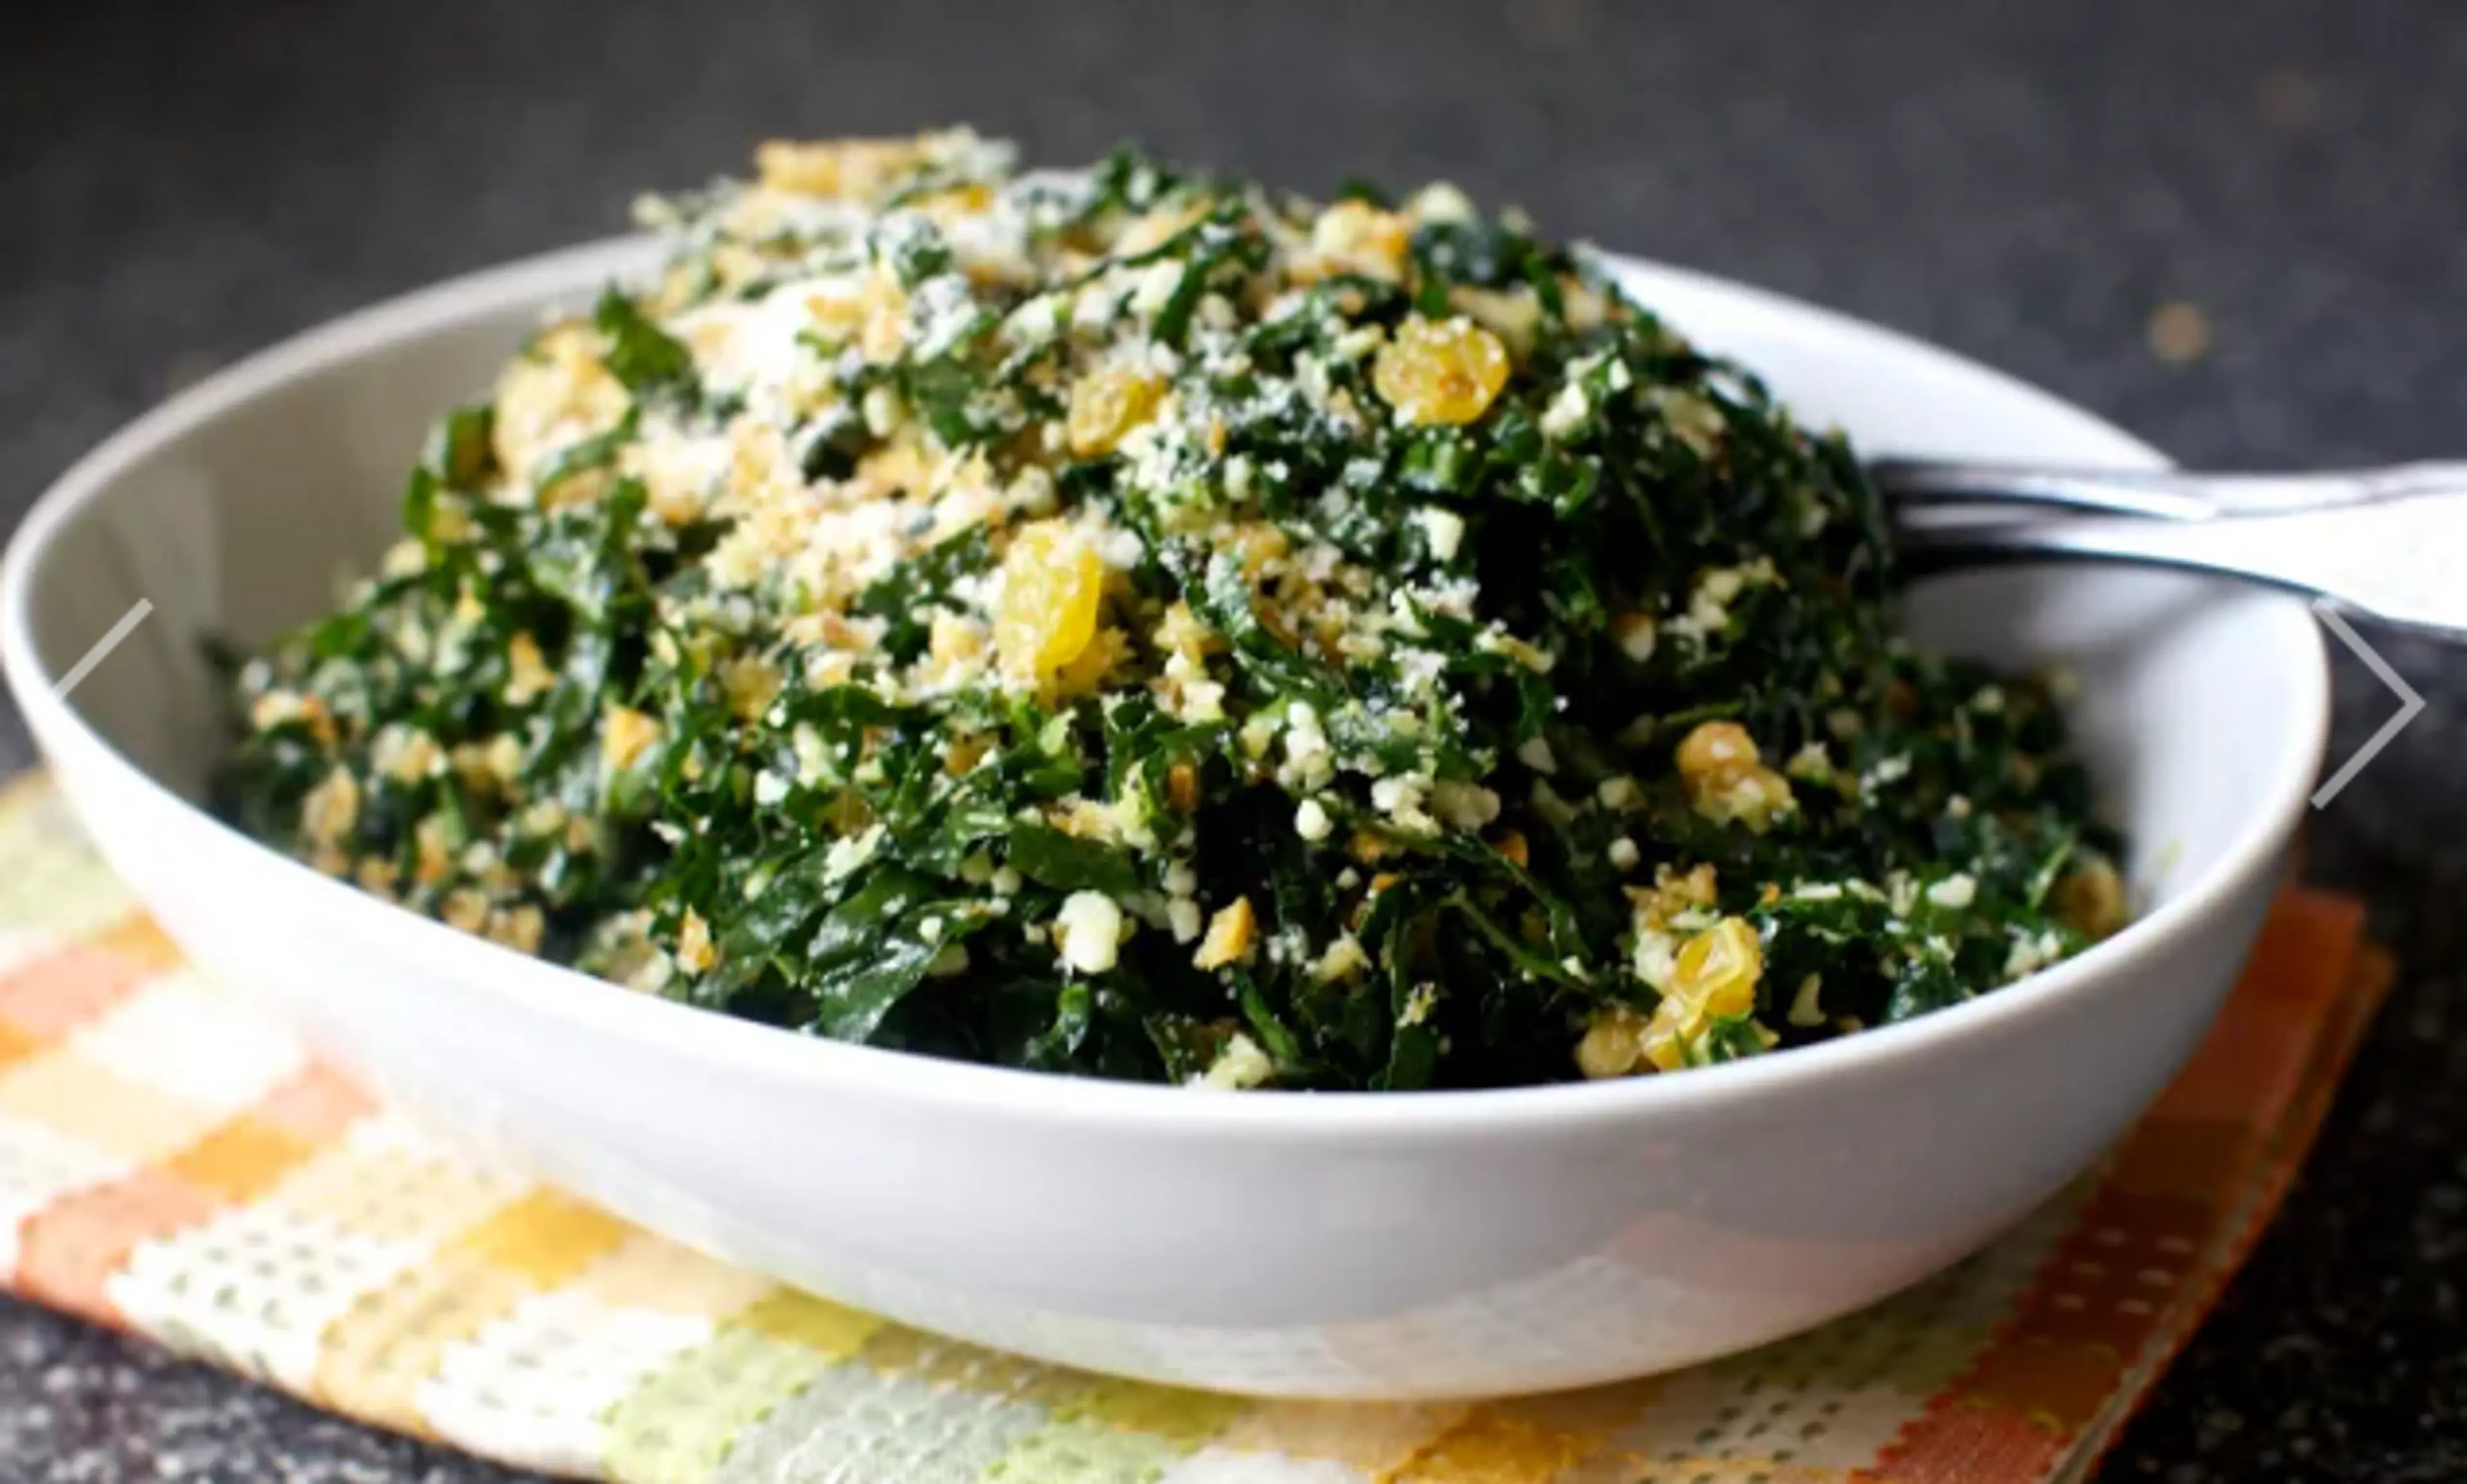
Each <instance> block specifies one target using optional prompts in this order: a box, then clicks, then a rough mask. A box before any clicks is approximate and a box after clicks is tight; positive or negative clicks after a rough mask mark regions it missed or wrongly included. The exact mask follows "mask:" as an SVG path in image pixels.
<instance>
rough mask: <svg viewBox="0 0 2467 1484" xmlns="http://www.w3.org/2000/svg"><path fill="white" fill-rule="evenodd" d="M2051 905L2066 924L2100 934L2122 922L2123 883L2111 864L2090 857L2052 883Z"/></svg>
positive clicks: (2111, 930)
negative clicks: (2085, 862) (2092, 859)
mask: <svg viewBox="0 0 2467 1484" xmlns="http://www.w3.org/2000/svg"><path fill="white" fill-rule="evenodd" d="M2055 908H2056V916H2057V917H2058V918H2059V919H2061V920H2062V921H2063V922H2064V923H2065V924H2066V925H2067V926H2069V927H2071V928H2072V929H2074V930H2075V931H2077V932H2079V933H2083V934H2085V935H2087V936H2090V937H2094V938H2103V937H2105V936H2107V935H2108V934H2109V933H2114V932H2115V931H2116V929H2118V928H2121V927H2123V926H2124V915H2125V912H2124V883H2123V881H2122V880H2121V879H2119V878H2118V877H2117V876H2116V867H2115V866H2110V865H2108V864H2107V863H2106V862H2105V861H2093V862H2091V863H2090V864H2089V865H2087V866H2082V867H2081V868H2080V869H2078V870H2075V871H2073V872H2071V874H2069V875H2067V876H2066V877H2065V878H2064V880H2062V881H2060V882H2058V883H2056V901H2055Z"/></svg>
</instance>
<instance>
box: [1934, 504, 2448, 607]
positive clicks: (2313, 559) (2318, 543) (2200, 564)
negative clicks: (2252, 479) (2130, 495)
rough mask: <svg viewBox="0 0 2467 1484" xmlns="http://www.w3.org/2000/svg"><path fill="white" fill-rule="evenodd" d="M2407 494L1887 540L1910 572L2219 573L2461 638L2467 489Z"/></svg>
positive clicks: (2052, 519) (2053, 518)
mask: <svg viewBox="0 0 2467 1484" xmlns="http://www.w3.org/2000/svg"><path fill="white" fill-rule="evenodd" d="M2409 487H2410V488H2412V489H2414V490H2415V491H2416V492H2412V493H2399V494H2388V495H2382V496H2378V497H2374V498H2368V499H2364V500H2357V501H2353V502H2348V503H2338V504H2331V503H2315V504H2312V505H2309V506H2299V507H2296V508H2289V509H2278V510H2267V509H2266V510H2263V511H2260V512H2258V513H2252V514H2240V515H2216V516H2211V517H2209V518H2207V519H2194V520H2148V519H2144V518H2140V517H2137V516H2118V515H2062V514H2058V515H2038V516H2031V515H2018V516H2017V515H2013V514H2011V513H2009V512H2008V513H2007V514H2006V516H2005V517H2004V518H2003V519H1997V520H1983V521H1979V520H1974V521H1949V522H1944V523H1940V524H1931V523H1926V522H1918V523H1912V524H1908V525H1905V526H1904V528H1902V529H1901V531H1900V535H1899V544H1900V548H1901V551H1902V553H1903V555H1904V557H1905V559H1906V560H1907V561H1909V562H1910V563H1911V564H1912V566H1913V567H1914V568H1916V569H1918V570H1921V571H1928V570H1941V569H1943V568H1947V567H1955V566H1967V565H1977V564H1980V563H1988V562H2004V561H2026V560H2048V559H2053V560H2102V561H2126V562H2142V563H2156V564H2158V565H2161V566H2167V567H2182V568H2190V569H2193V570H2196V571H2202V572H2213V573H2223V574H2226V575H2229V576H2237V577H2246V578H2251V579H2254V580H2258V581H2261V582H2267V583H2272V584H2275V585H2276V586H2279V587H2284V588H2292V589H2295V590H2297V591H2298V592H2303V593H2310V594H2314V595H2316V596H2321V597H2326V598H2329V599H2330V600H2332V601H2334V602H2336V603H2338V604H2339V605H2340V606H2341V607H2342V608H2343V609H2346V610H2347V611H2349V612H2351V613H2354V614H2356V615H2358V616H2360V617H2364V618H2375V619H2379V620H2381V621H2383V622H2387V623H2392V624H2396V625H2399V626H2401V627H2405V628H2412V629H2417V630H2421V631H2424V632H2427V633H2431V634H2434V635H2438V636H2440V637H2443V638H2447V639H2451V640H2456V641H2467V482H2461V483H2452V484H2449V485H2447V486H2445V487H2442V488H2439V489H2427V488H2425V487H2424V486H2422V485H2420V484H2419V485H2413V486H2409ZM1974 508H1975V506H1974Z"/></svg>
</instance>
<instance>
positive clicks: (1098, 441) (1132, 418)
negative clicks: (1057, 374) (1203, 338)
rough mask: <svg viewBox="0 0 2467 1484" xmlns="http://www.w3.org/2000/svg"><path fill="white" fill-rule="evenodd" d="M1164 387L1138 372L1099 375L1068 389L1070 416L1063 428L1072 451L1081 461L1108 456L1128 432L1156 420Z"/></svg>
mask: <svg viewBox="0 0 2467 1484" xmlns="http://www.w3.org/2000/svg"><path fill="white" fill-rule="evenodd" d="M1164 396H1165V383H1164V382H1163V381H1162V380H1160V379H1158V378H1157V377H1155V376H1150V375H1146V374H1144V373H1143V372H1140V371H1093V372H1091V373H1089V374H1088V375H1086V376H1083V377H1081V378H1080V379H1079V381H1078V382H1077V383H1076V384H1075V385H1074V386H1073V387H1072V388H1071V415H1070V418H1069V420H1068V421H1067V422H1066V424H1065V425H1064V431H1065V432H1066V433H1067V434H1068V435H1069V436H1070V439H1071V451H1072V452H1073V453H1075V454H1077V455H1078V456H1079V457H1080V458H1082V459H1093V458H1095V457H1097V456H1098V455H1099V454H1110V453H1112V452H1113V451H1114V450H1115V448H1116V447H1117V446H1119V445H1120V443H1121V441H1122V439H1124V438H1128V437H1130V435H1131V431H1132V430H1133V429H1135V428H1138V427H1140V426H1141V425H1142V424H1143V423H1145V422H1146V421H1147V420H1148V419H1149V418H1150V417H1153V416H1156V409H1157V403H1158V402H1159V401H1160V400H1162V399H1163V398H1164Z"/></svg>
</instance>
